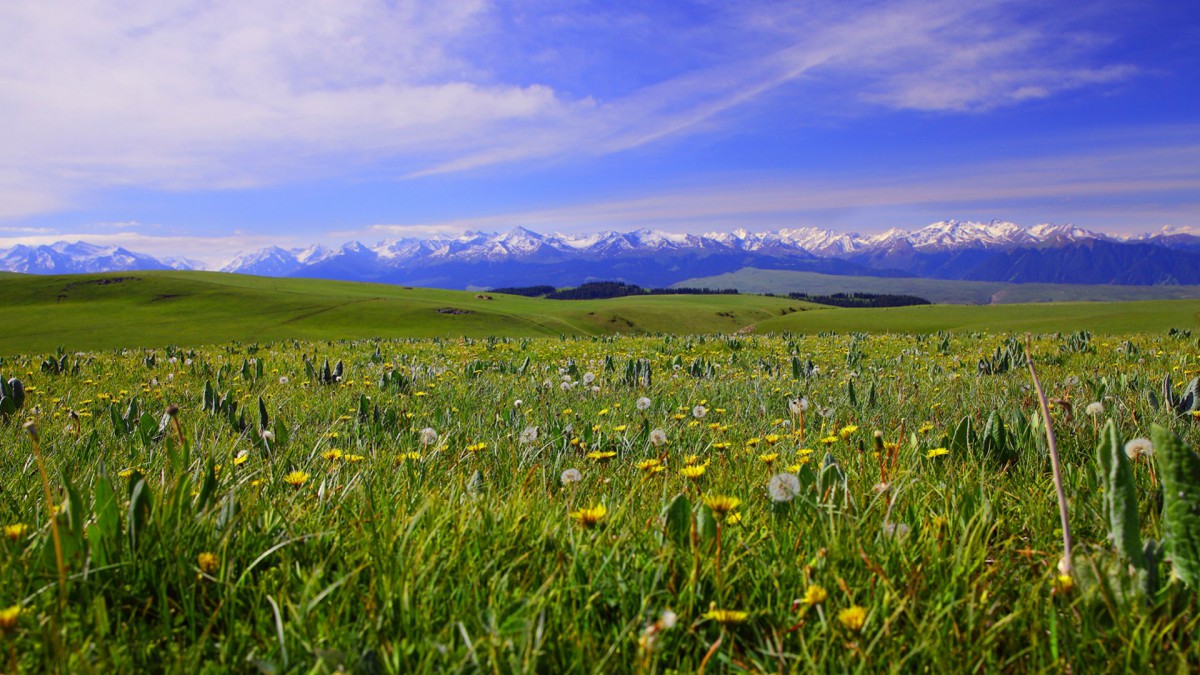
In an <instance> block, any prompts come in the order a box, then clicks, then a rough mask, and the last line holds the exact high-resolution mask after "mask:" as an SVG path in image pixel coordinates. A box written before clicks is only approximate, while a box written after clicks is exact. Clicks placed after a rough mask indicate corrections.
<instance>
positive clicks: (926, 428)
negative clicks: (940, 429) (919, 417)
mask: <svg viewBox="0 0 1200 675" xmlns="http://www.w3.org/2000/svg"><path fill="white" fill-rule="evenodd" d="M931 431H933V422H926V423H924V424H922V425H921V426H920V427H919V428H917V433H918V434H927V433H929V432H931Z"/></svg>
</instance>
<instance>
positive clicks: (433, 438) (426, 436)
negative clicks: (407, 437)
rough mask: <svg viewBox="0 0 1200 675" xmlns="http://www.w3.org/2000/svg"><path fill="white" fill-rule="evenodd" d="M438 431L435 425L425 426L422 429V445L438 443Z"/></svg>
mask: <svg viewBox="0 0 1200 675" xmlns="http://www.w3.org/2000/svg"><path fill="white" fill-rule="evenodd" d="M437 439H438V433H437V430H435V429H434V428H433V427H425V428H424V429H422V430H421V445H433V444H434V443H437Z"/></svg>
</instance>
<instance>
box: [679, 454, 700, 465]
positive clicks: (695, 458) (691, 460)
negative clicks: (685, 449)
mask: <svg viewBox="0 0 1200 675" xmlns="http://www.w3.org/2000/svg"><path fill="white" fill-rule="evenodd" d="M699 461H700V455H687V456H686V457H684V458H683V465H684V466H691V465H693V464H695V463H696V462H699Z"/></svg>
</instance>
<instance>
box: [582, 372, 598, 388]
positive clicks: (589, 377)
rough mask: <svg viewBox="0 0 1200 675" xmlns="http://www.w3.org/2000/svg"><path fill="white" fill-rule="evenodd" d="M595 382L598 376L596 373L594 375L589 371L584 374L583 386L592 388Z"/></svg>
mask: <svg viewBox="0 0 1200 675" xmlns="http://www.w3.org/2000/svg"><path fill="white" fill-rule="evenodd" d="M595 381H596V374H595V373H593V372H590V371H589V372H586V373H584V374H583V384H584V386H591V384H592V383H593V382H595Z"/></svg>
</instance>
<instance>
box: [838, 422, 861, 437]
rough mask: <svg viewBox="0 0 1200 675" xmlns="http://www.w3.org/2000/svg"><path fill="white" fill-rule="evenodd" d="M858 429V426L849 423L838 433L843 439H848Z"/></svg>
mask: <svg viewBox="0 0 1200 675" xmlns="http://www.w3.org/2000/svg"><path fill="white" fill-rule="evenodd" d="M856 431H858V427H856V426H854V425H853V424H848V425H846V426H844V427H842V429H841V431H839V432H838V435H839V436H841V437H842V438H843V439H847V438H850V437H851V436H853V435H854V432H856Z"/></svg>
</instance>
